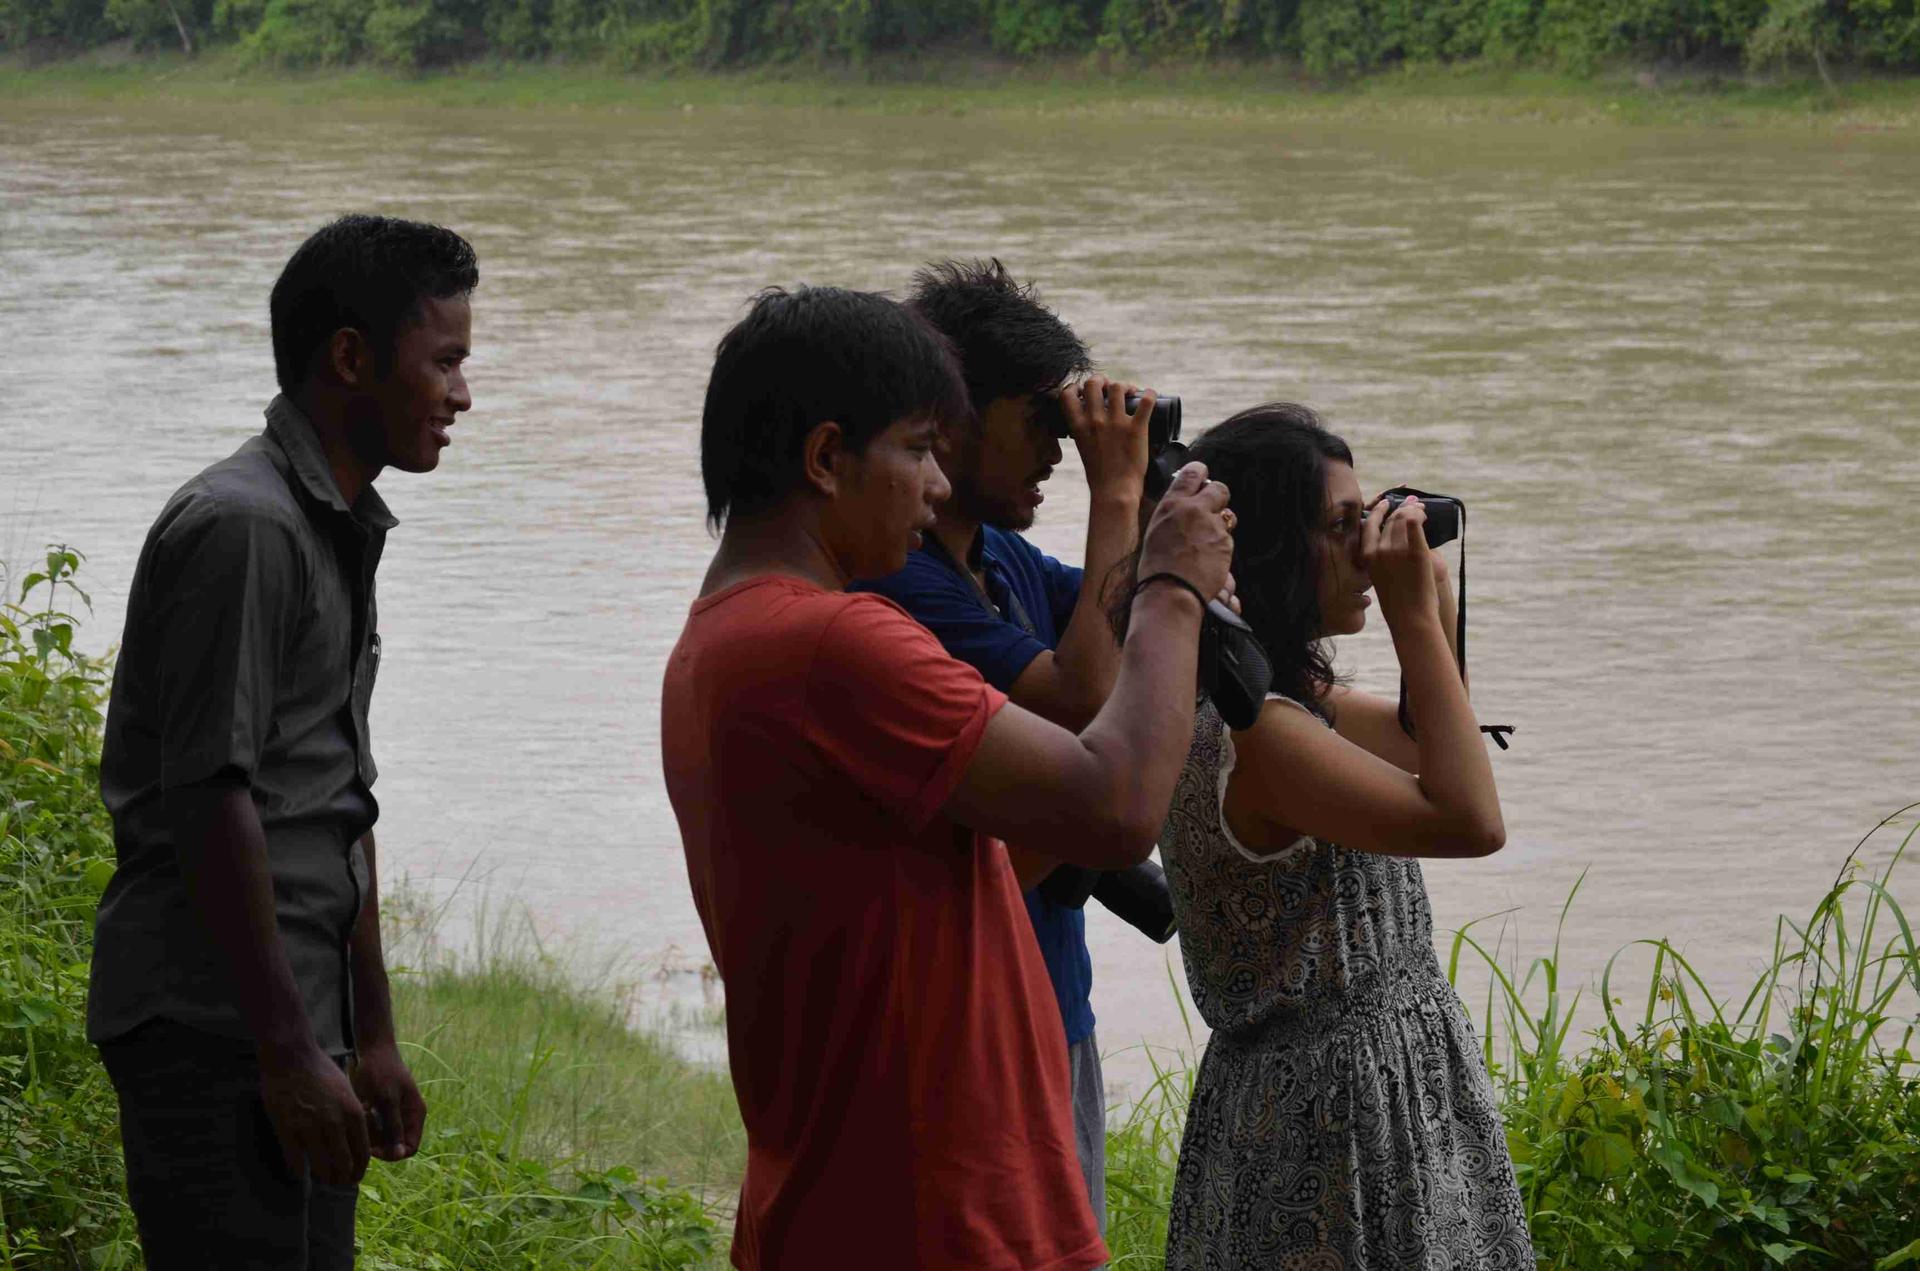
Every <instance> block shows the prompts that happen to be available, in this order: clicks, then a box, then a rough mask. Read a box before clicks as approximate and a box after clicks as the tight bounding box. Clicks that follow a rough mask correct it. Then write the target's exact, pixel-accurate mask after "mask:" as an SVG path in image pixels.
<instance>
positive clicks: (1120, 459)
mask: <svg viewBox="0 0 1920 1271" xmlns="http://www.w3.org/2000/svg"><path fill="white" fill-rule="evenodd" d="M1135 393H1138V394H1139V397H1138V399H1137V400H1136V402H1135V404H1134V407H1133V409H1132V410H1131V411H1129V410H1128V409H1127V398H1128V397H1129V396H1132V395H1133V394H1135ZM1057 400H1058V402H1059V411H1060V415H1061V417H1063V418H1064V420H1065V423H1066V428H1067V434H1068V435H1069V436H1071V437H1072V438H1073V444H1074V446H1075V448H1076V449H1078V450H1079V452H1080V464H1081V466H1082V467H1084V468H1085V469H1086V472H1087V488H1088V490H1089V492H1090V493H1091V494H1092V497H1093V498H1094V499H1095V500H1100V499H1114V500H1124V501H1125V502H1126V504H1127V505H1128V506H1129V507H1131V506H1132V505H1133V503H1134V501H1135V500H1136V499H1138V498H1139V497H1140V483H1141V482H1142V481H1143V480H1144V479H1145V478H1146V472H1147V420H1148V419H1149V418H1151V417H1152V415H1153V401H1154V398H1153V392H1152V390H1151V389H1148V390H1144V391H1143V390H1139V389H1136V388H1135V387H1134V386H1133V385H1131V384H1122V383H1119V382H1117V381H1115V380H1110V379H1108V378H1107V377H1106V376H1104V375H1094V376H1091V377H1089V378H1088V379H1086V380H1084V381H1082V382H1081V383H1079V384H1069V385H1067V386H1066V387H1065V388H1063V389H1061V390H1060V392H1059V395H1058V398H1057Z"/></svg>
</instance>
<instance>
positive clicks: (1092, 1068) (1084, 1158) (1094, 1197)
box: [1067, 1033, 1107, 1236]
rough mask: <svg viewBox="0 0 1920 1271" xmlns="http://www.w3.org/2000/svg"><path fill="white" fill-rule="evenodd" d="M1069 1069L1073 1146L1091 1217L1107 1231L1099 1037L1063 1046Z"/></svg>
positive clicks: (1104, 1087)
mask: <svg viewBox="0 0 1920 1271" xmlns="http://www.w3.org/2000/svg"><path fill="white" fill-rule="evenodd" d="M1067 1066H1068V1068H1069V1069H1070V1070H1071V1071H1072V1073H1073V1146H1074V1148H1075V1149H1076V1150H1077V1151H1078V1152H1079V1153H1080V1173H1081V1174H1082V1175H1084V1176H1085V1178H1086V1180H1087V1197H1088V1199H1090V1200H1091V1201H1092V1202H1093V1217H1094V1221H1095V1222H1098V1223H1099V1224H1100V1234H1101V1235H1103V1236H1104V1235H1106V1234H1107V1085H1106V1081H1105V1079H1104V1078H1102V1077H1101V1075H1100V1039H1099V1037H1098V1036H1096V1035H1095V1034H1093V1033H1088V1034H1087V1039H1086V1040H1085V1041H1081V1042H1075V1043H1074V1044H1073V1045H1071V1046H1069V1047H1067Z"/></svg>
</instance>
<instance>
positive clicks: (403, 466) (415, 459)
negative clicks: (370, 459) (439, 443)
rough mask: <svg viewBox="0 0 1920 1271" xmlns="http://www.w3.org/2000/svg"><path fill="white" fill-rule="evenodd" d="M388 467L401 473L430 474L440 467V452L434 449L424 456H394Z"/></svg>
mask: <svg viewBox="0 0 1920 1271" xmlns="http://www.w3.org/2000/svg"><path fill="white" fill-rule="evenodd" d="M388 466H389V467H393V468H398V469H400V471H402V472H432V471H433V470H434V469H435V468H437V467H439V466H440V450H439V448H438V447H435V448H434V449H432V450H430V451H428V452H427V453H426V454H420V455H400V456H396V457H395V458H394V459H393V460H392V461H391V462H390V463H389V464H388Z"/></svg>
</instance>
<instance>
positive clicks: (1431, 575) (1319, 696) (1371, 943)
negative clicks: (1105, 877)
mask: <svg viewBox="0 0 1920 1271" xmlns="http://www.w3.org/2000/svg"><path fill="white" fill-rule="evenodd" d="M1192 457H1193V458H1195V459H1199V460H1202V461H1203V462H1205V463H1206V465H1207V468H1208V472H1209V475H1211V476H1212V477H1215V478H1217V479H1219V480H1221V481H1224V482H1225V483H1226V484H1227V487H1228V488H1229V489H1230V490H1232V491H1233V507H1234V511H1235V513H1236V514H1237V517H1238V527H1237V528H1236V530H1235V534H1234V539H1235V547H1234V559H1233V573H1234V577H1235V578H1237V579H1238V580H1239V588H1240V593H1239V594H1240V599H1241V603H1242V605H1243V606H1244V611H1245V616H1246V618H1247V621H1248V622H1249V623H1250V624H1251V625H1252V626H1253V628H1254V630H1255V631H1256V632H1257V633H1258V634H1259V636H1260V638H1261V641H1262V643H1264V644H1265V646H1266V648H1267V650H1268V653H1269V654H1270V655H1271V657H1272V660H1273V664H1274V683H1273V688H1274V693H1273V695H1272V696H1270V697H1269V699H1268V701H1267V705H1266V708H1265V710H1264V711H1263V712H1262V713H1261V715H1260V718H1259V720H1258V721H1257V722H1256V723H1255V724H1254V726H1253V727H1252V728H1250V729H1248V730H1247V731H1246V732H1243V733H1233V732H1230V731H1229V730H1228V729H1227V727H1226V726H1225V725H1224V724H1223V723H1222V722H1221V720H1220V716H1219V714H1218V713H1216V712H1215V711H1214V709H1213V708H1212V706H1211V705H1210V704H1208V703H1204V702H1203V703H1202V704H1201V709H1200V711H1199V713H1198V715H1197V717H1196V719H1195V722H1194V740H1193V749H1192V751H1191V752H1190V754H1189V755H1188V759H1187V766H1186V771H1185V772H1184V774H1183V775H1182V777H1181V779H1180V785H1179V789H1178V792H1177V793H1176V795H1175V799H1174V805H1173V808H1172V811H1171V813H1170V814H1169V817H1168V820H1167V823H1166V828H1165V830H1164V831H1163V833H1162V836H1161V840H1160V849H1161V854H1162V857H1163V858H1164V860H1165V862H1166V867H1167V874H1168V877H1169V879H1170V880H1171V883H1172V886H1173V897H1174V908H1175V911H1176V913H1177V914H1178V916H1179V924H1180V947H1181V952H1182V954H1183V955H1184V957H1185V961H1186V967H1187V983H1188V985H1189V986H1190V988H1191V990H1192V992H1193V998H1194V1002H1195V1003H1196V1005H1198V1007H1199V1009H1200V1013H1201V1014H1202V1016H1204V1017H1205V1019H1206V1021H1207V1023H1208V1025H1209V1026H1211V1028H1212V1029H1213V1037H1212V1040H1211V1041H1210V1043H1209V1044H1208V1046H1207V1050H1206V1055H1205V1058H1204V1059H1203V1060H1202V1062H1201V1065H1200V1075H1199V1079H1198V1082H1197V1085H1196V1087H1195V1089H1194V1094H1193V1102H1192V1105H1191V1107H1190V1109H1189V1111H1188V1115H1187V1125H1186V1134H1185V1138H1184V1140H1183V1141H1182V1143H1181V1149H1180V1163H1179V1170H1178V1175H1177V1179H1176V1182H1175V1186H1174V1194H1173V1210H1172V1219H1171V1223H1170V1226H1169V1230H1168V1242H1167V1266H1168V1267H1169V1268H1170V1271H1184V1269H1186V1268H1267V1267H1273V1268H1297V1269H1299V1271H1307V1269H1309V1268H1310V1269H1312V1271H1334V1269H1336V1268H1350V1269H1353V1271H1359V1269H1361V1268H1393V1269H1394V1271H1400V1269H1402V1268H1433V1269H1438V1268H1462V1269H1464V1268H1528V1269H1531V1268H1532V1267H1533V1266H1534V1257H1533V1249H1532V1244H1531V1241H1530V1240H1529V1238H1528V1234H1527V1226H1526V1217H1525V1213H1524V1211H1523V1209H1522V1206H1521V1202H1520V1195H1519V1191H1518V1189H1517V1187H1516V1186H1515V1183H1514V1174H1513V1165H1512V1163H1511V1161H1510V1159H1509V1157H1508V1155H1507V1146H1506V1139H1505V1135H1504V1132H1503V1130H1502V1126H1501V1121H1500V1113H1499V1108H1498V1105H1497V1103H1496V1101H1495V1098H1494V1094H1493V1089H1492V1085H1491V1083H1490V1082H1489V1081H1488V1078H1487V1071H1486V1067H1485V1065H1484V1064H1483V1062H1482V1060H1481V1055H1480V1049H1479V1045H1478V1043H1477V1042H1476V1041H1475V1039H1474V1034H1473V1029H1472V1026H1471V1025H1470V1024H1469V1023H1468V1020H1467V1016H1466V1012H1465V1010H1464V1009H1463V1007H1462V1006H1461V1003H1460V1000H1459V998H1458V997H1456V996H1455V995H1454V992H1453V989H1452V988H1451V987H1450V986H1449V985H1448V983H1447V981H1446V978H1445V976H1444V975H1443V974H1442V972H1441V969H1440V964H1439V960H1438V958H1436V957H1435V955H1434V949H1433V917H1432V913H1431V911H1430V910H1429V908H1428V904H1427V892H1426V887H1425V885H1424V884H1423V883H1422V881H1421V877H1420V865H1419V863H1418V861H1417V859H1416V858H1418V857H1423V856H1433V857H1466V856H1485V855H1487V854H1488V853H1491V852H1495V851H1498V850H1499V849H1500V847H1501V845H1502V843H1503V842H1504V841H1505V834H1506V831H1505V828H1504V827H1503V825H1502V822H1501V816H1500V802H1499V797H1498V795H1497V794H1496V793H1495V790H1494V783H1493V771H1492V768H1491V766H1490V765H1489V763H1488V760H1487V755H1486V749H1485V745H1484V743H1483V742H1482V739H1481V736H1480V733H1479V727H1478V724H1477V723H1476V721H1475V719H1474V716H1473V711H1472V708H1471V707H1470V705H1469V704H1468V701H1467V691H1466V685H1465V684H1464V683H1463V682H1462V679H1461V676H1460V673H1459V671H1458V670H1457V668H1456V662H1455V659H1454V653H1453V649H1452V644H1451V642H1452V640H1453V631H1454V620H1453V613H1454V601H1453V591H1452V587H1451V585H1450V583H1449V582H1448V578H1447V570H1446V565H1445V564H1444V562H1443V561H1442V559H1441V557H1440V555H1439V554H1438V553H1436V552H1432V551H1429V550H1428V548H1427V546H1426V539H1425V534H1424V531H1423V529H1422V525H1423V523H1424V519H1425V513H1424V511H1423V510H1422V508H1421V506H1420V504H1419V502H1418V500H1416V499H1409V500H1408V501H1407V502H1406V503H1405V504H1404V505H1403V506H1402V507H1401V508H1399V509H1398V510H1397V511H1394V512H1393V513H1391V514H1388V513H1387V511H1386V508H1385V507H1384V505H1383V504H1381V503H1375V504H1374V505H1373V507H1372V508H1371V509H1364V505H1363V503H1362V500H1361V495H1360V486H1359V484H1358V482H1357V481H1356V480H1355V478H1354V472H1353V456H1352V454H1351V452H1350V451H1349V450H1348V448H1347V445H1346V443H1345V442H1343V441H1341V440H1340V439H1339V438H1338V437H1335V436H1333V435H1332V434H1330V433H1328V432H1326V431H1325V430H1324V429H1322V428H1321V427H1320V426H1319V422H1318V420H1317V419H1316V418H1315V417H1314V414H1313V412H1312V411H1310V410H1308V409H1306V408H1305V407H1302V406H1294V405H1289V404H1284V403H1281V404H1274V405H1269V406H1262V407H1257V408H1255V409H1253V410H1249V411H1244V412H1242V413H1241V414H1239V415H1236V416H1234V417H1233V418H1232V419H1229V420H1228V421H1226V422H1225V423H1223V424H1221V425H1220V426H1219V427H1217V428H1215V429H1213V430H1212V431H1211V432H1209V433H1207V434H1206V435H1205V436H1204V437H1202V438H1201V439H1200V440H1199V441H1198V443H1196V444H1195V445H1194V447H1193V456H1192ZM1369 589H1371V590H1372V591H1373V592H1374V593H1375V595H1376V596H1377V597H1378V600H1379V604H1380V609H1381V613H1382V615H1383V616H1384V617H1385V619H1386V622H1387V627H1388V629H1389V630H1390V631H1391V632H1392V635H1393V642H1394V649H1395V652H1396V653H1397V655H1398V657H1399V661H1400V667H1401V670H1402V671H1403V672H1404V673H1405V676H1406V685H1407V696H1408V702H1409V705H1410V708H1411V714H1412V718H1413V720H1414V721H1415V724H1416V728H1415V730H1414V731H1415V736H1414V737H1409V736H1407V735H1406V733H1405V732H1403V731H1402V730H1401V728H1400V725H1399V720H1398V711H1397V704H1396V703H1395V702H1393V701H1391V700H1387V699H1384V698H1379V697H1375V696H1371V695H1369V694H1365V693H1361V692H1357V691H1355V690H1353V689H1351V688H1350V687H1348V686H1346V685H1344V684H1342V683H1340V682H1339V681H1338V680H1337V679H1336V678H1335V676H1334V673H1333V669H1332V665H1331V651H1330V649H1329V648H1328V647H1327V645H1326V643H1325V641H1326V639H1327V637H1330V636H1334V635H1341V634H1347V633H1351V632H1356V631H1359V630H1360V629H1361V627H1362V626H1364V625H1365V623H1366V611H1367V608H1368V606H1369V604H1370V603H1372V602H1371V600H1370V598H1369V597H1368V596H1367V594H1366V593H1367V592H1368V590H1369Z"/></svg>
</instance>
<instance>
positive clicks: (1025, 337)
mask: <svg viewBox="0 0 1920 1271" xmlns="http://www.w3.org/2000/svg"><path fill="white" fill-rule="evenodd" d="M907 303H908V304H909V305H910V306H912V308H913V309H914V311H915V312H917V313H920V314H922V315H924V316H925V317H926V319H927V321H929V322H931V323H933V325H934V326H935V327H936V328H938V329H939V331H940V333H941V334H942V335H945V336H946V337H947V338H948V339H949V340H952V341H953V346H954V348H955V349H956V350H957V351H958V352H959V354H960V366H961V369H962V371H963V373H964V374H965V375H966V379H967V395H968V397H969V398H971V399H972V402H973V407H974V410H976V411H984V410H985V409H986V408H987V407H988V406H989V405H990V404H992V403H993V402H994V401H996V400H998V399H999V398H1002V397H1022V396H1027V395H1029V394H1039V393H1051V392H1052V391H1053V390H1055V389H1057V388H1059V387H1060V386H1061V385H1063V384H1065V383H1066V382H1067V381H1068V380H1070V379H1072V378H1073V377H1074V376H1076V375H1080V374H1083V373H1085V372H1087V371H1090V370H1092V369H1093V359H1092V358H1091V357H1090V356H1089V355H1088V353H1087V346H1086V345H1085V344H1084V343H1083V342H1082V341H1081V339H1080V337H1079V336H1077V335H1075V334H1074V333H1073V328H1071V327H1069V326H1068V325H1067V324H1066V323H1064V322H1062V321H1061V320H1060V317H1059V315H1058V314H1056V313H1054V311H1053V310H1051V309H1049V308H1047V306H1046V305H1044V304H1042V303H1040V298H1039V296H1038V294H1037V293H1036V292H1035V291H1034V289H1033V286H1032V285H1031V284H1028V285H1025V286H1022V285H1021V284H1020V283H1017V282H1015V281H1014V280H1013V278H1012V277H1011V276H1010V275H1008V273H1007V269H1006V266H1004V265H1002V264H1001V263H1000V261H999V259H998V258H992V259H988V260H970V261H959V260H947V261H941V262H940V263H938V264H931V265H927V266H924V267H923V268H921V269H920V271H919V272H917V273H916V274H914V276H913V293H912V295H911V296H909V297H908V299H907Z"/></svg>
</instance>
